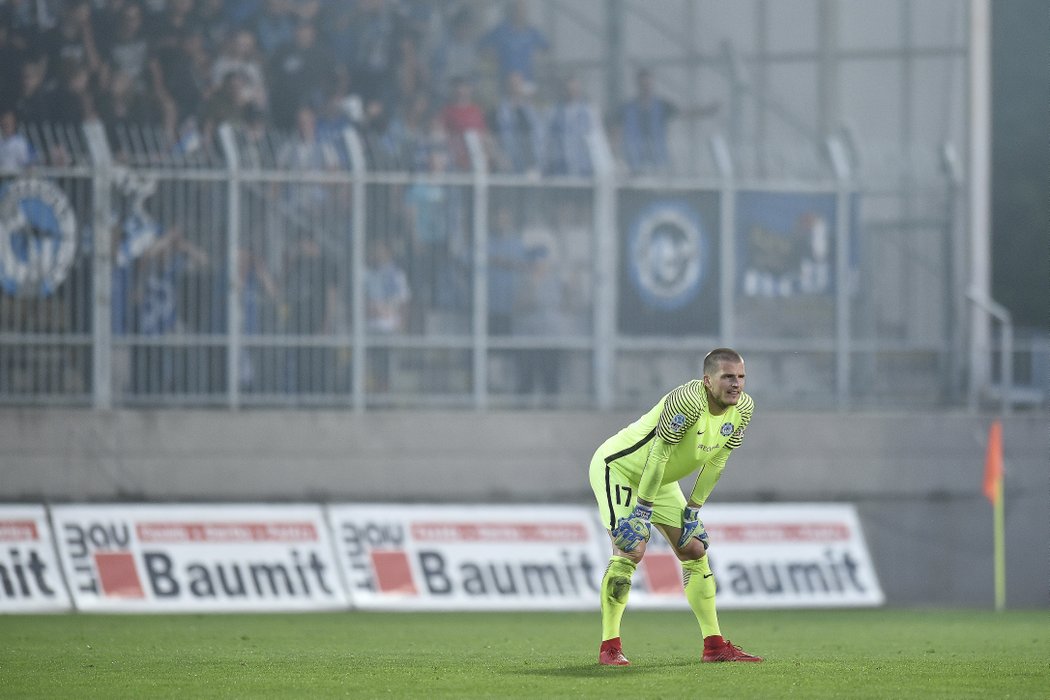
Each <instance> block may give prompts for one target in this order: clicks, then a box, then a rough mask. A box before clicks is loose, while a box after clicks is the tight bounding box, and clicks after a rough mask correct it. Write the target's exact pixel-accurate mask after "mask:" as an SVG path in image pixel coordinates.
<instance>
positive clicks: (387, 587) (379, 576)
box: [371, 549, 417, 595]
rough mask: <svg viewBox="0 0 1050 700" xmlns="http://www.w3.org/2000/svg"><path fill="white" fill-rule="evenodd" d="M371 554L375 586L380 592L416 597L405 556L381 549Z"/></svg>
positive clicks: (414, 585) (398, 552) (399, 552)
mask: <svg viewBox="0 0 1050 700" xmlns="http://www.w3.org/2000/svg"><path fill="white" fill-rule="evenodd" d="M371 554H372V569H373V570H374V571H375V572H376V585H377V586H378V587H379V590H380V592H382V593H400V594H407V595H417V591H416V584H415V582H414V581H413V580H412V567H411V566H409V563H408V555H407V554H405V553H404V552H402V551H394V550H381V549H374V550H372V552H371Z"/></svg>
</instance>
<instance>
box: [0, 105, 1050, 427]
mask: <svg viewBox="0 0 1050 700" xmlns="http://www.w3.org/2000/svg"><path fill="white" fill-rule="evenodd" d="M24 136H25V137H26V138H27V140H28V141H29V142H31V144H32V146H33V150H34V151H35V152H36V154H37V156H36V162H35V164H34V165H32V166H30V168H28V169H26V170H22V171H18V172H3V173H0V187H2V189H0V244H2V245H0V284H2V293H0V401H2V402H3V403H7V404H66V405H74V404H82V405H94V406H98V407H109V406H139V405H155V406H178V405H191V406H208V405H213V406H227V407H233V408H237V407H248V406H345V407H353V408H356V409H364V408H371V407H383V406H443V407H444V406H447V407H516V408H525V407H537V408H539V407H543V408H551V407H602V408H608V407H614V406H620V405H627V404H631V405H634V404H636V401H637V400H639V399H640V398H652V397H654V396H655V395H658V394H659V392H661V391H663V390H666V388H667V387H669V386H672V385H674V384H675V383H678V382H681V381H683V380H685V379H687V378H689V377H691V376H694V375H695V374H696V373H697V372H698V371H699V360H700V358H701V357H702V354H703V353H704V352H706V350H708V349H710V348H711V347H714V346H716V345H733V346H735V347H737V348H738V349H740V350H741V351H742V352H743V354H744V355H745V358H746V359H747V362H748V371H749V376H750V377H751V379H752V381H753V382H754V383H756V384H757V385H759V386H761V394H762V396H763V401H764V404H765V405H777V404H783V405H788V404H790V405H796V406H797V405H803V406H805V405H812V406H827V405H828V404H831V405H834V406H838V407H850V406H865V405H881V404H886V405H894V406H899V405H901V404H902V403H904V404H913V405H916V406H938V405H951V404H952V403H953V402H957V401H959V400H961V399H962V398H963V397H964V396H965V395H966V391H967V386H966V382H967V367H966V363H967V358H966V354H965V352H966V342H965V340H966V339H965V337H964V334H963V332H962V331H961V330H960V329H962V328H963V327H964V324H965V320H964V319H965V314H966V311H967V309H966V305H965V301H960V300H962V299H964V295H963V294H962V293H961V292H960V290H962V289H964V288H965V285H964V283H963V281H962V280H963V275H962V274H961V273H960V270H964V269H966V268H965V252H964V248H963V246H962V245H961V243H960V241H962V240H963V234H962V231H961V228H962V227H961V225H960V220H959V216H960V215H959V214H958V213H957V210H958V207H957V206H955V205H954V204H953V201H954V200H953V197H954V192H955V189H954V188H953V185H952V182H951V179H950V178H947V177H945V178H938V179H933V180H927V181H924V182H918V183H912V185H911V186H910V188H909V191H908V192H907V193H902V192H901V191H900V189H899V188H898V189H893V188H891V189H889V190H887V189H885V188H883V187H880V184H879V183H873V182H866V181H865V180H864V178H863V173H857V172H854V171H853V170H852V169H851V166H850V163H849V162H848V158H846V157H845V156H844V155H843V153H844V150H843V149H840V148H837V145H836V144H835V143H834V142H831V143H829V144H828V146H829V150H828V152H827V154H826V155H828V156H829V157H828V158H827V159H826V161H825V162H826V169H825V171H824V174H822V175H815V176H814V175H810V176H808V177H807V178H806V179H804V180H803V179H793V180H787V179H783V178H782V177H778V178H776V179H767V180H755V179H747V178H741V177H736V176H735V174H734V168H733V154H731V153H730V152H729V151H728V149H727V148H726V146H725V143H724V142H723V141H722V140H720V139H718V138H714V139H712V141H711V143H710V147H711V154H712V158H713V160H714V161H715V162H716V163H717V165H718V175H717V176H712V177H709V178H700V179H690V180H685V179H681V178H668V177H648V178H628V177H626V176H624V175H623V174H622V173H620V172H619V171H618V169H617V168H616V164H615V163H614V162H613V159H612V155H611V153H610V151H609V149H608V147H607V145H606V144H605V141H604V138H603V136H602V134H600V133H595V134H592V137H591V139H590V142H589V146H590V158H591V160H592V162H593V164H594V171H595V174H594V175H593V176H558V177H552V176H547V177H536V176H532V175H528V174H506V173H497V172H490V169H489V167H488V158H487V157H486V153H485V147H484V144H483V142H482V140H481V139H480V138H479V137H477V136H472V137H470V138H468V139H467V141H466V143H465V146H466V147H467V150H466V151H465V153H466V155H468V156H469V158H468V159H467V160H466V162H465V167H463V166H464V163H457V162H456V161H455V160H454V159H450V158H449V156H448V154H447V153H446V152H445V151H443V150H441V149H430V150H423V151H418V152H413V153H411V154H405V153H402V152H394V151H391V150H390V149H389V148H388V145H387V144H384V143H383V141H382V140H381V139H373V138H368V137H360V136H359V135H358V134H357V133H356V132H354V131H352V130H348V131H345V132H338V133H329V134H322V135H320V136H319V135H317V134H316V133H314V132H313V131H312V130H311V129H310V128H309V125H306V126H304V127H302V128H301V129H300V130H299V131H298V132H297V133H293V134H276V133H272V132H266V131H263V130H258V129H253V128H251V127H250V126H245V127H243V128H239V129H235V128H232V127H229V126H223V127H221V128H220V129H219V130H218V131H217V132H216V133H214V134H179V135H175V136H174V137H171V136H167V135H164V134H161V133H159V132H151V131H148V130H111V131H110V132H109V133H106V132H105V131H104V130H103V129H102V128H101V126H99V125H97V124H89V125H85V126H84V128H83V129H82V130H80V129H61V130H59V129H51V128H36V127H34V128H29V129H27V130H26V131H25V132H24ZM905 200H907V202H911V203H914V202H915V201H921V202H923V204H922V207H921V208H918V209H917V208H916V207H915V206H913V205H912V204H906V203H902V202H905ZM1039 342H1040V341H1039V339H1038V338H1036V339H1033V340H1030V341H1025V340H1024V339H1023V338H1022V339H1021V341H1019V343H1018V344H1017V345H1016V346H1015V349H1016V350H1017V352H1018V353H1019V357H1020V358H1021V359H1020V360H1019V361H1018V362H1017V363H1015V364H1016V366H1017V367H1020V368H1022V370H1021V372H1020V374H1021V375H1022V376H1021V380H1022V381H1023V382H1025V383H1027V384H1029V385H1031V386H1032V387H1034V388H1035V396H1034V398H1030V399H1026V400H1031V401H1034V402H1042V401H1045V400H1046V391H1045V387H1046V384H1045V382H1046V365H1047V362H1046V356H1047V354H1048V353H1047V348H1046V347H1045V345H1044V346H1042V347H1040V346H1039ZM1025 358H1027V359H1025ZM1024 368H1028V369H1027V370H1025V369H1024ZM1011 383H1013V381H1012V378H1009V381H1008V382H1007V384H1011Z"/></svg>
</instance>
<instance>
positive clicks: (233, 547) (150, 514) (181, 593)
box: [53, 506, 346, 612]
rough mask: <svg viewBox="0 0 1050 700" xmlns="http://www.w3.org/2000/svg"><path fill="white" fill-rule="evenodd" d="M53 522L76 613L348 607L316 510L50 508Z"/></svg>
mask: <svg viewBox="0 0 1050 700" xmlns="http://www.w3.org/2000/svg"><path fill="white" fill-rule="evenodd" d="M53 514H54V521H55V526H56V534H57V535H58V545H59V552H60V554H61V556H62V559H63V565H64V566H65V568H66V575H67V579H68V580H69V583H70V586H71V588H72V594H73V598H74V601H75V602H76V604H77V607H78V608H81V609H86V610H129V611H136V610H141V611H163V610H171V611H187V612H189V611H201V612H203V611H223V610H259V611H265V610H320V609H331V608H333V607H343V606H345V605H346V596H345V592H344V591H343V589H342V587H341V585H340V581H339V578H338V576H337V570H336V566H335V561H334V559H333V557H332V550H331V546H330V544H329V541H328V537H327V534H326V533H327V528H326V527H325V526H324V524H323V518H322V513H321V509H320V508H319V507H317V506H284V507H252V506H126V507H121V506H56V507H55V508H54V509H53Z"/></svg>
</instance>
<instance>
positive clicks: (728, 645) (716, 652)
mask: <svg viewBox="0 0 1050 700" xmlns="http://www.w3.org/2000/svg"><path fill="white" fill-rule="evenodd" d="M761 660H762V657H761V656H755V655H754V654H748V653H747V652H746V651H744V650H743V649H741V648H740V647H738V646H737V645H736V644H733V643H732V642H730V641H729V640H728V639H722V637H720V636H719V635H712V636H710V637H705V638H704V657H703V659H702V661H705V662H713V661H761Z"/></svg>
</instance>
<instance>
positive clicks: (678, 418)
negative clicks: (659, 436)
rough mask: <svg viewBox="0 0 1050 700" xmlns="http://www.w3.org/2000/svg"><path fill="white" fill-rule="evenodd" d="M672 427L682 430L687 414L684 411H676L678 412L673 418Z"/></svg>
mask: <svg viewBox="0 0 1050 700" xmlns="http://www.w3.org/2000/svg"><path fill="white" fill-rule="evenodd" d="M671 427H672V428H674V429H675V430H681V429H682V428H684V427H685V414H684V413H676V414H674V418H672V419H671Z"/></svg>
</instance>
